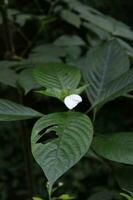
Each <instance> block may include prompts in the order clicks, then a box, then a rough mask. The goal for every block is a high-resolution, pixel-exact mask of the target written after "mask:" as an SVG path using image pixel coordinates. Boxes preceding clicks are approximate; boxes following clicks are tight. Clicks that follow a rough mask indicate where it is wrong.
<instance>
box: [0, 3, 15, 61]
mask: <svg viewBox="0 0 133 200" xmlns="http://www.w3.org/2000/svg"><path fill="white" fill-rule="evenodd" d="M1 15H2V20H3V27H4V40H5V46H6V54H5V57H7V58H9V59H13V58H14V57H15V47H14V42H13V35H12V31H11V28H10V22H9V19H8V0H3V2H2V9H1Z"/></svg>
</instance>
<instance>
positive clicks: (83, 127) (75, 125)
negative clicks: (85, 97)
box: [31, 112, 93, 188]
mask: <svg viewBox="0 0 133 200" xmlns="http://www.w3.org/2000/svg"><path fill="white" fill-rule="evenodd" d="M41 133H42V135H41ZM92 136H93V127H92V123H91V121H90V119H89V118H88V116H86V115H84V114H82V113H78V112H65V113H53V114H49V115H46V116H45V117H42V118H41V119H40V120H38V121H37V122H36V124H35V125H34V127H33V131H32V137H31V143H32V153H33V155H34V158H35V160H36V161H37V162H38V164H39V165H40V166H41V168H42V169H43V171H44V173H45V175H46V177H47V179H48V181H49V186H50V188H52V186H53V184H54V182H55V181H56V180H57V179H58V178H59V177H60V176H62V175H63V174H64V173H65V172H66V171H67V170H68V169H69V168H71V167H72V166H73V165H75V164H76V163H77V162H78V161H79V160H80V159H81V158H82V156H83V155H84V154H85V153H86V152H87V151H88V149H89V146H90V144H91V141H92Z"/></svg>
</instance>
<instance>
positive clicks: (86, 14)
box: [71, 2, 133, 40]
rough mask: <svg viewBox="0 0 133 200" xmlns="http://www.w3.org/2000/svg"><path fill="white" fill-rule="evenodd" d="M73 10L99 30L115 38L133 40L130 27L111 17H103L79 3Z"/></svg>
mask: <svg viewBox="0 0 133 200" xmlns="http://www.w3.org/2000/svg"><path fill="white" fill-rule="evenodd" d="M71 8H72V9H73V10H74V11H76V12H78V13H79V14H80V17H81V18H82V19H84V20H85V21H88V22H90V23H92V24H94V25H96V26H98V27H99V28H101V29H103V30H105V31H107V32H109V33H111V34H112V35H114V36H120V37H123V38H126V39H129V40H133V32H132V30H131V29H130V27H129V26H127V25H126V24H124V23H122V22H121V21H118V20H116V19H114V18H112V17H110V16H107V15H103V14H102V13H100V12H98V11H97V10H95V9H93V8H90V7H88V6H84V5H83V6H82V4H81V3H79V2H77V3H74V4H72V3H71Z"/></svg>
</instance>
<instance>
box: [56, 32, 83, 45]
mask: <svg viewBox="0 0 133 200" xmlns="http://www.w3.org/2000/svg"><path fill="white" fill-rule="evenodd" d="M54 44H55V45H59V46H80V45H85V42H84V41H83V40H82V39H81V38H80V37H79V36H77V35H70V36H69V35H62V36H60V37H59V38H57V39H56V40H55V42H54Z"/></svg>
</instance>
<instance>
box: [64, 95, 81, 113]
mask: <svg viewBox="0 0 133 200" xmlns="http://www.w3.org/2000/svg"><path fill="white" fill-rule="evenodd" d="M80 102H82V97H81V96H80V95H78V94H71V95H69V96H66V97H65V99H64V104H65V105H66V107H67V108H69V109H70V110H72V109H73V108H75V107H76V106H77V105H78V104H79V103H80Z"/></svg>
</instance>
